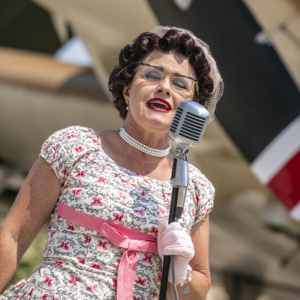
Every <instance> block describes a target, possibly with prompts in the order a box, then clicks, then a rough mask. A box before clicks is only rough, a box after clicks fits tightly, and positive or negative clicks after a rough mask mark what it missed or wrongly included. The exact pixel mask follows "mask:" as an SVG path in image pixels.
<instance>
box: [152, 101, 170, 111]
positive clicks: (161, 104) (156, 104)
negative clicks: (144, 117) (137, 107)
mask: <svg viewBox="0 0 300 300" xmlns="http://www.w3.org/2000/svg"><path fill="white" fill-rule="evenodd" d="M147 107H148V108H150V109H153V110H157V111H161V112H169V111H171V105H170V104H169V103H168V102H167V101H165V100H163V99H159V98H154V99H151V100H149V101H148V102H147Z"/></svg>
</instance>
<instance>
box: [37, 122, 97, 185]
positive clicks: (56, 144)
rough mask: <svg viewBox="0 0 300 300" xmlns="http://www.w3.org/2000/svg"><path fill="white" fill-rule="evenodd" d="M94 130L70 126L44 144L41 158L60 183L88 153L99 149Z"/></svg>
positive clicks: (51, 136) (56, 133)
mask: <svg viewBox="0 0 300 300" xmlns="http://www.w3.org/2000/svg"><path fill="white" fill-rule="evenodd" d="M98 147H99V145H98V141H97V137H96V135H95V133H94V131H93V130H92V129H89V128H87V127H82V126H70V127H67V128H64V129H61V130H58V131H56V132H54V133H53V134H52V135H50V137H49V138H48V139H47V140H46V141H45V142H44V143H43V145H42V148H41V152H40V156H41V157H43V158H44V159H45V160H46V161H47V162H48V163H49V165H50V166H51V167H52V168H53V170H54V172H55V174H56V176H57V178H58V179H59V181H60V183H63V182H64V180H65V177H66V175H67V174H68V173H69V170H70V169H71V168H72V166H73V165H74V164H75V163H76V162H77V161H78V160H79V159H80V158H82V157H83V156H85V155H86V154H87V153H88V152H92V151H97V150H98V149H99V148H98Z"/></svg>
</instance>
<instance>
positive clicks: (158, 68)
mask: <svg viewBox="0 0 300 300" xmlns="http://www.w3.org/2000/svg"><path fill="white" fill-rule="evenodd" d="M141 66H147V67H152V68H155V69H157V70H159V71H161V72H162V73H163V78H162V80H161V81H160V82H159V83H161V82H162V81H164V79H165V78H166V77H167V76H168V77H169V78H170V83H171V87H172V86H173V85H172V79H173V78H174V77H186V78H189V79H191V80H193V81H194V84H196V93H197V94H199V88H198V79H197V78H194V77H191V76H187V75H181V74H175V75H168V74H166V72H165V71H164V70H163V69H162V68H160V67H157V66H153V65H150V64H147V63H144V62H141V63H139V65H138V66H137V67H136V68H135V69H134V70H133V72H132V74H134V73H135V72H136V71H137V70H138V68H139V67H141ZM142 73H143V78H144V79H145V77H144V72H142ZM145 81H147V80H146V79H145ZM147 82H149V81H147ZM149 83H151V84H155V83H152V82H149ZM157 84H158V83H157ZM194 84H192V85H191V87H190V88H189V89H188V90H187V91H186V92H189V91H190V90H191V89H192V87H193V86H194ZM172 90H173V88H172ZM174 92H179V91H175V90H174ZM184 92H185V91H183V93H184ZM179 93H180V92H179Z"/></svg>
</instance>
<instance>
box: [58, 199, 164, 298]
mask: <svg viewBox="0 0 300 300" xmlns="http://www.w3.org/2000/svg"><path fill="white" fill-rule="evenodd" d="M56 212H57V214H58V215H60V216H61V217H62V218H63V219H65V220H67V221H69V222H72V223H75V224H76V225H79V226H82V227H85V228H87V229H91V230H95V231H98V232H99V233H101V234H102V235H103V236H104V237H106V238H107V239H108V240H109V241H111V242H112V243H113V244H114V245H115V246H118V247H122V248H125V249H126V250H125V251H124V253H123V256H122V259H121V262H120V264H119V268H118V277H117V300H131V298H132V291H133V286H134V281H135V274H136V267H137V253H136V251H141V252H151V253H158V252H157V238H156V237H153V236H151V235H149V234H147V233H144V232H141V231H139V230H136V229H131V228H128V227H126V226H123V225H120V224H117V223H114V222H111V221H107V220H104V219H101V218H97V217H94V216H91V215H88V214H86V213H83V212H80V211H78V210H76V209H74V208H72V207H70V206H68V205H66V204H64V203H62V202H58V208H57V211H56ZM128 251H130V254H129V255H128Z"/></svg>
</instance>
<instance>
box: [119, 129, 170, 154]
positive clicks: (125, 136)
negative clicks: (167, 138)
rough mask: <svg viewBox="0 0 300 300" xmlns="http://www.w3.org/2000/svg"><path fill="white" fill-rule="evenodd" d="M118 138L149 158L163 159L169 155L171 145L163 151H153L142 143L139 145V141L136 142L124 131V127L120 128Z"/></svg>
mask: <svg viewBox="0 0 300 300" xmlns="http://www.w3.org/2000/svg"><path fill="white" fill-rule="evenodd" d="M120 136H121V138H122V139H123V140H124V141H125V142H126V143H128V144H129V145H130V146H132V147H134V148H136V149H138V150H140V151H142V152H144V153H146V154H148V155H151V156H156V157H164V156H167V155H168V154H169V153H170V149H171V144H170V143H169V147H168V148H167V149H165V150H159V149H154V148H150V147H148V146H146V145H144V144H142V143H140V142H139V141H137V140H136V139H134V138H133V137H132V136H130V135H129V134H128V133H127V132H126V131H125V129H124V127H121V128H120Z"/></svg>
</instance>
